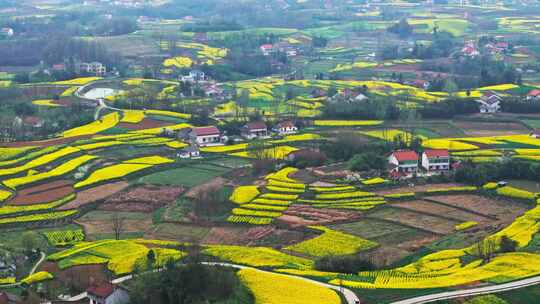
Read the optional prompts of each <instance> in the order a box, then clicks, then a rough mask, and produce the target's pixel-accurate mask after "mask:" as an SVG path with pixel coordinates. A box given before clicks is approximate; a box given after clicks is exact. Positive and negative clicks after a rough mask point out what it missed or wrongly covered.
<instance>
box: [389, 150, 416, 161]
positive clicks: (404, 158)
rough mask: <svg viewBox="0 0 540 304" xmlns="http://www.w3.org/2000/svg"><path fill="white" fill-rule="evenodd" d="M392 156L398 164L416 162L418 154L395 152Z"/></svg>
mask: <svg viewBox="0 0 540 304" xmlns="http://www.w3.org/2000/svg"><path fill="white" fill-rule="evenodd" d="M393 154H394V156H395V157H396V159H397V160H398V161H399V162H402V161H410V160H418V154H416V152H414V151H396V152H394V153H393Z"/></svg>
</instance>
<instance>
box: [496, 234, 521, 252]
mask: <svg viewBox="0 0 540 304" xmlns="http://www.w3.org/2000/svg"><path fill="white" fill-rule="evenodd" d="M499 245H500V251H501V252H515V251H516V249H517V247H518V242H517V241H515V240H512V239H511V238H509V237H508V236H506V235H503V236H502V237H501V239H500V244H499Z"/></svg>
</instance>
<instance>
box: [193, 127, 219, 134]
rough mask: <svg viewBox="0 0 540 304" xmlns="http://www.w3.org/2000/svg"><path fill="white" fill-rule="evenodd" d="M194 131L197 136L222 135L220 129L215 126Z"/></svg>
mask: <svg viewBox="0 0 540 304" xmlns="http://www.w3.org/2000/svg"><path fill="white" fill-rule="evenodd" d="M193 131H194V132H195V135H197V136H207V135H219V134H220V132H219V129H218V128H216V127H214V126H209V127H200V128H194V129H193Z"/></svg>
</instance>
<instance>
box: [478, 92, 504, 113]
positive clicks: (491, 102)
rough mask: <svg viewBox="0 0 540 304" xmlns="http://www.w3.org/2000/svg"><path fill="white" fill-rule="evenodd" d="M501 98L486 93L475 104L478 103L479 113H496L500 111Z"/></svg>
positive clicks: (491, 93)
mask: <svg viewBox="0 0 540 304" xmlns="http://www.w3.org/2000/svg"><path fill="white" fill-rule="evenodd" d="M501 101H502V98H501V96H499V95H497V94H495V93H493V92H491V91H488V92H486V93H484V95H482V97H480V99H478V100H477V101H476V102H478V103H479V106H480V113H497V112H499V111H500V110H501Z"/></svg>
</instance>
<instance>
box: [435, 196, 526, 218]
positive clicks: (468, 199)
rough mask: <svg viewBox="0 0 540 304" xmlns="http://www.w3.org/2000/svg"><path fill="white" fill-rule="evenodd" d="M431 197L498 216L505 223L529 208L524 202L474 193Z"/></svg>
mask: <svg viewBox="0 0 540 304" xmlns="http://www.w3.org/2000/svg"><path fill="white" fill-rule="evenodd" d="M429 199H431V200H434V201H438V202H442V203H445V204H448V205H452V206H456V207H459V208H463V209H466V210H473V211H475V212H478V213H481V214H484V215H486V216H492V217H496V218H497V219H498V220H499V221H501V222H505V223H506V222H512V221H513V220H514V219H515V218H516V217H517V216H519V215H521V214H523V213H524V212H525V211H526V210H527V206H525V205H524V204H519V203H514V202H510V201H500V200H496V199H492V198H488V197H484V196H480V195H474V194H462V195H441V196H432V197H429Z"/></svg>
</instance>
